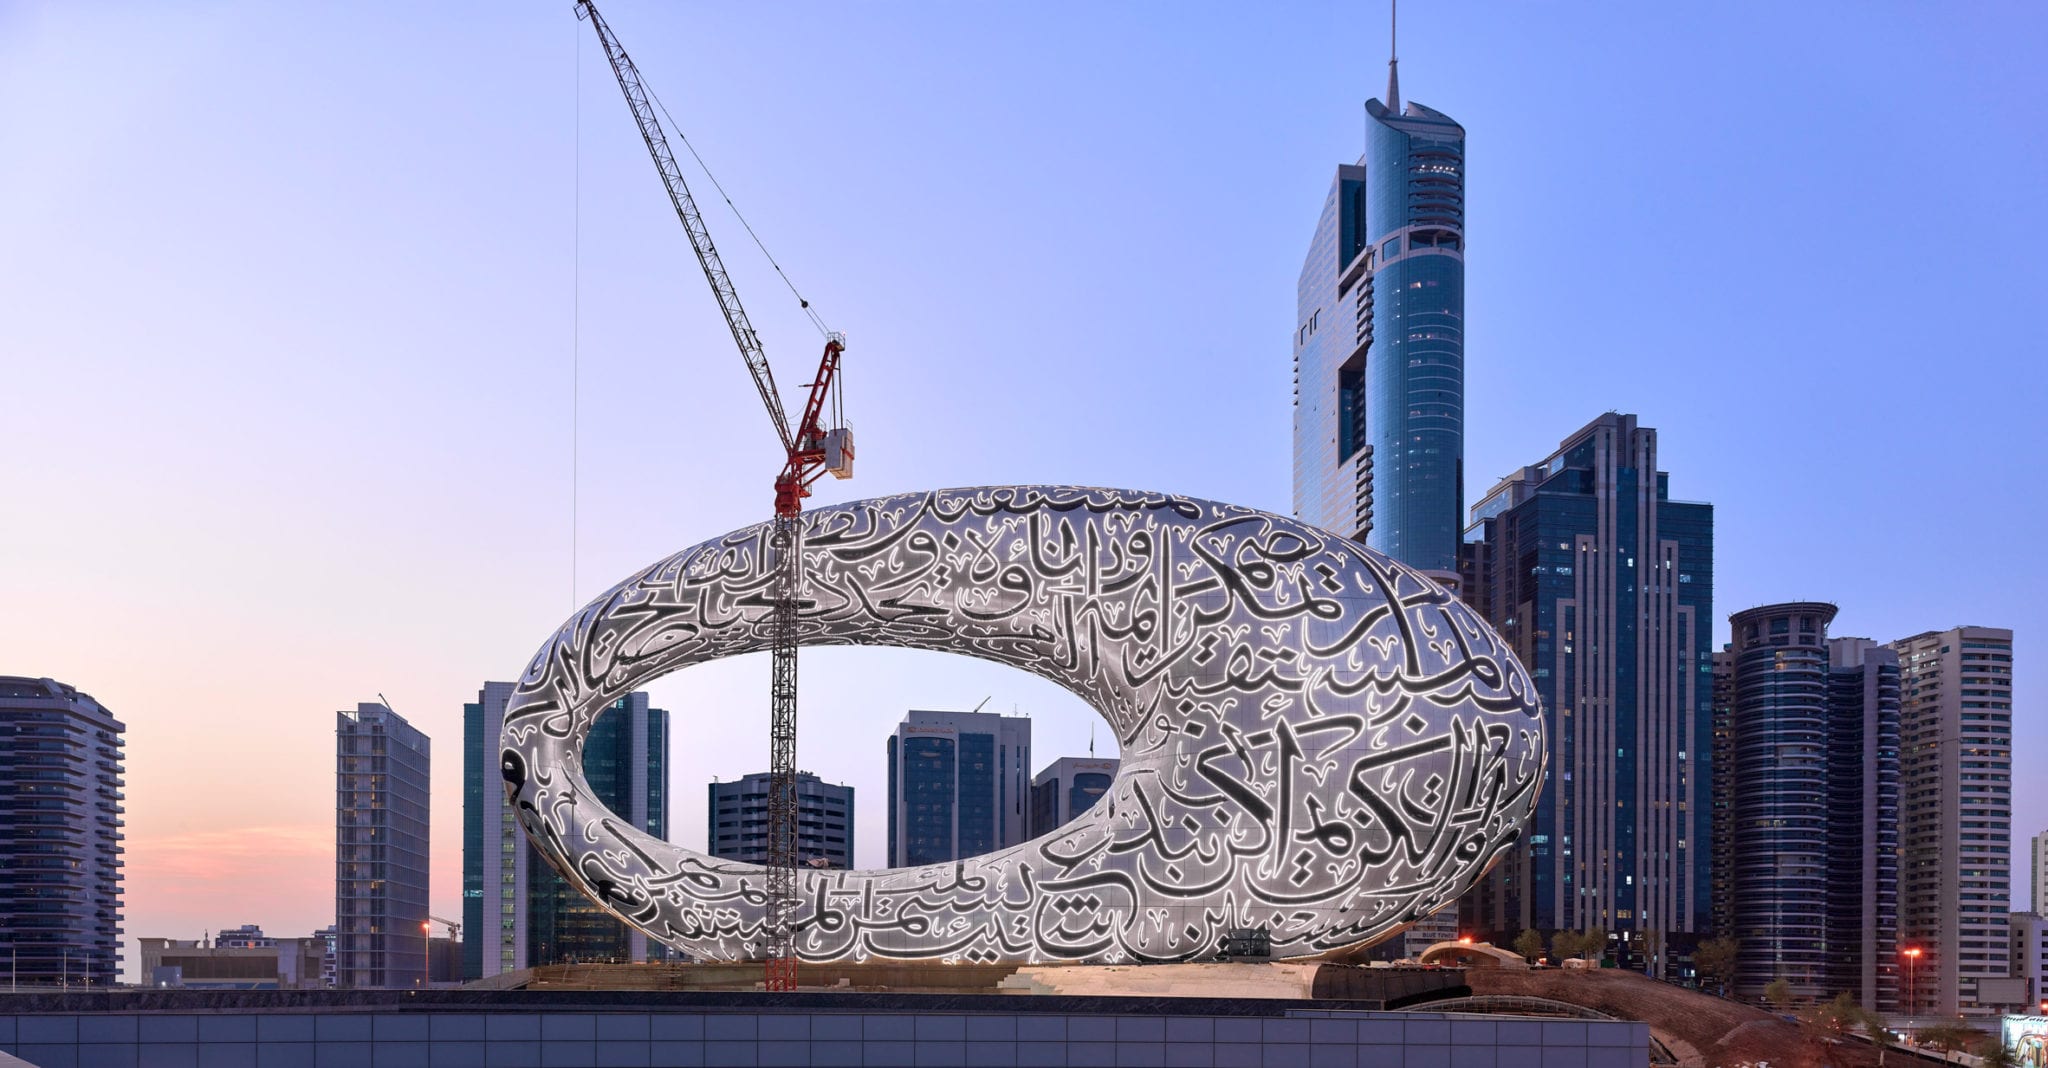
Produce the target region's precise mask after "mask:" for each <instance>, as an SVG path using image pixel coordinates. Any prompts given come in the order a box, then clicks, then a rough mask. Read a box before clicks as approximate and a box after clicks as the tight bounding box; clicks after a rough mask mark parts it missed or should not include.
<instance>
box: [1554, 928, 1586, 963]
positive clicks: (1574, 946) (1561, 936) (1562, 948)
mask: <svg viewBox="0 0 2048 1068" xmlns="http://www.w3.org/2000/svg"><path fill="white" fill-rule="evenodd" d="M1580 944H1581V943H1580V942H1579V936H1578V934H1577V933H1575V932H1572V931H1559V932H1557V933H1556V934H1554V935H1551V936H1550V955H1551V956H1553V957H1556V958H1557V959H1558V961H1559V962H1563V961H1564V959H1565V958H1567V957H1576V956H1578V955H1579V947H1580Z"/></svg>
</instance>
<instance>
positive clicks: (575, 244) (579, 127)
mask: <svg viewBox="0 0 2048 1068" xmlns="http://www.w3.org/2000/svg"><path fill="white" fill-rule="evenodd" d="M575 36H576V66H575V72H576V149H575V151H574V152H573V153H572V157H573V159H574V161H575V163H574V173H575V180H574V182H573V184H572V187H571V188H572V189H573V192H572V194H571V196H570V205H571V207H570V217H571V219H572V223H571V226H570V233H571V237H570V246H569V247H570V253H569V263H570V267H569V275H570V284H569V290H570V298H569V309H570V310H569V338H570V340H569V611H571V612H574V611H575V610H576V608H577V605H578V603H579V602H578V601H577V600H576V564H577V556H578V555H579V548H580V546H579V545H578V541H579V535H580V534H581V523H580V522H579V519H580V517H579V516H578V515H577V505H578V503H580V502H579V497H580V496H581V493H580V490H581V489H582V486H581V482H582V475H583V471H582V467H583V455H582V446H583V34H582V33H580V32H579V33H577V34H576V35H575Z"/></svg>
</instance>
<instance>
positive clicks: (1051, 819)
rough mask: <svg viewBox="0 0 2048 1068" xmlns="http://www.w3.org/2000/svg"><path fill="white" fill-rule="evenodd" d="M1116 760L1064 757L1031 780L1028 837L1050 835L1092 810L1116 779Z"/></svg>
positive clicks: (1113, 758)
mask: <svg viewBox="0 0 2048 1068" xmlns="http://www.w3.org/2000/svg"><path fill="white" fill-rule="evenodd" d="M1119 763H1120V762H1119V761H1118V760H1117V759H1116V758H1115V757H1108V758H1096V757H1092V756H1089V757H1061V758H1059V759H1058V760H1055V761H1053V762H1052V763H1050V764H1047V765H1046V766H1045V768H1044V769H1043V770H1041V771H1040V772H1039V773H1038V774H1036V775H1033V776H1032V777H1031V817H1030V826H1029V827H1027V828H1026V829H1025V836H1026V837H1028V838H1036V837H1038V836H1039V835H1042V834H1051V833H1052V832H1054V831H1056V830H1059V829H1060V828H1061V827H1064V826H1066V825H1067V824H1068V823H1071V822H1072V821H1073V819H1074V817H1076V816H1079V815H1080V814H1081V813H1083V812H1086V811H1088V810H1089V809H1090V808H1093V807H1094V805H1095V803H1096V802H1097V801H1100V800H1102V795H1104V794H1106V793H1108V792H1109V784H1110V783H1111V782H1112V781H1114V780H1115V779H1116V769H1117V765H1118V764H1119Z"/></svg>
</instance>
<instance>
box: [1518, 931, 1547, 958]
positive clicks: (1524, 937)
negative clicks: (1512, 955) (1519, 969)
mask: <svg viewBox="0 0 2048 1068" xmlns="http://www.w3.org/2000/svg"><path fill="white" fill-rule="evenodd" d="M1514 948H1515V952H1517V953H1520V954H1521V955H1522V959H1523V960H1526V961H1529V962H1530V963H1532V964H1533V963H1535V961H1536V958H1538V957H1540V956H1542V955H1543V936H1542V935H1540V934H1537V933H1536V931H1535V929H1534V928H1524V929H1523V931H1522V933H1521V934H1518V935H1516V936H1515V947H1514Z"/></svg>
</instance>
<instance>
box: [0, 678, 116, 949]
mask: <svg viewBox="0 0 2048 1068" xmlns="http://www.w3.org/2000/svg"><path fill="white" fill-rule="evenodd" d="M126 730H127V728H126V727H125V726H123V725H122V723H121V721H120V720H117V719H115V718H114V716H113V713H111V712H108V711H107V710H106V709H105V708H103V707H101V706H100V703H99V702H98V701H95V700H93V699H92V698H91V697H90V696H88V695H86V694H82V693H79V692H78V690H77V689H75V688H73V687H70V686H66V685H64V684H63V683H61V682H56V681H54V680H51V679H30V678H20V677H16V676H12V675H7V676H0V947H5V952H6V954H7V956H6V957H5V962H6V964H7V966H8V967H9V968H10V970H11V971H12V973H13V974H12V975H11V976H10V979H9V981H10V982H14V983H18V984H20V985H27V984H38V985H51V986H55V985H66V986H109V985H112V984H113V982H114V980H115V977H116V974H117V973H118V972H119V971H120V961H121V852H122V846H121V841H122V839H123V838H124V837H125V836H124V835H123V834H122V832H121V827H122V825H123V821H122V819H121V815H122V813H124V812H126V811H127V809H126V808H124V807H123V806H122V804H121V802H122V800H123V798H124V797H125V795H124V794H123V793H122V791H121V787H122V777H121V774H122V764H121V759H122V749H121V747H122V734H123V733H124V732H125V731H126Z"/></svg>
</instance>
